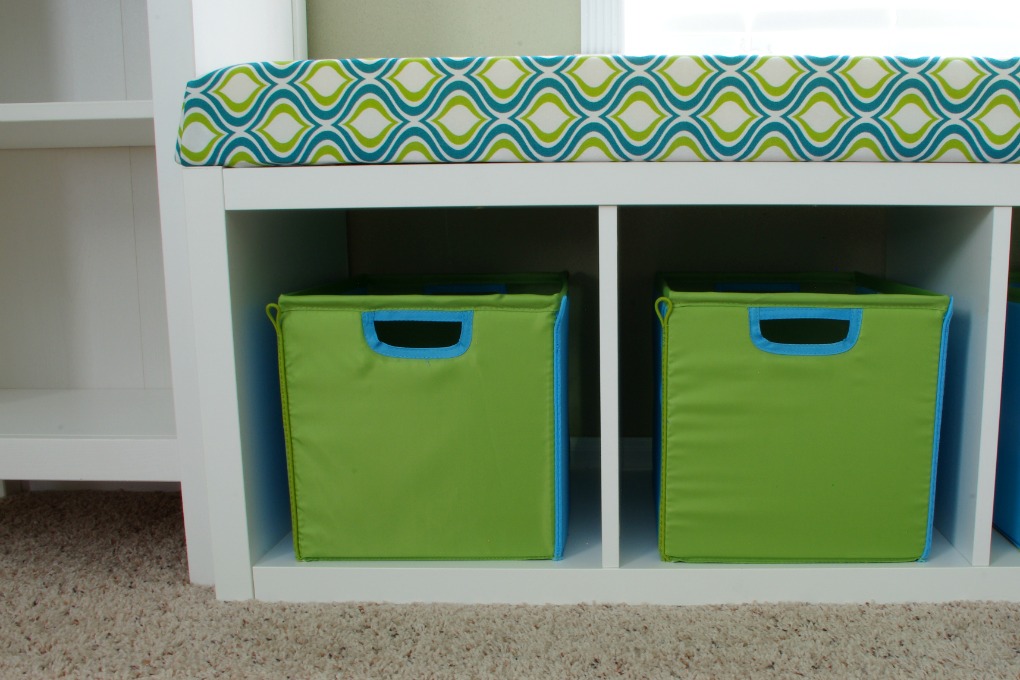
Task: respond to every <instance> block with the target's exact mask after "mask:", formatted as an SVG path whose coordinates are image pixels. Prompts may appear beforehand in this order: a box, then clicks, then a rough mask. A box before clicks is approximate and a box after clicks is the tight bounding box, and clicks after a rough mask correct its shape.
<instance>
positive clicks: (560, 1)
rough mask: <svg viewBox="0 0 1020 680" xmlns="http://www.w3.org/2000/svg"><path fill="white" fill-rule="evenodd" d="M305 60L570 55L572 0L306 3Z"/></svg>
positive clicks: (574, 44) (576, 32)
mask: <svg viewBox="0 0 1020 680" xmlns="http://www.w3.org/2000/svg"><path fill="white" fill-rule="evenodd" d="M307 7H308V10H307V11H308V54H309V56H310V57H312V58H319V59H327V58H345V57H434V56H494V55H511V54H549V55H553V54H575V53H577V52H579V51H580V49H581V3H580V2H579V1H578V0H515V1H514V2H499V1H497V0H419V1H418V2H402V1H400V0H307Z"/></svg>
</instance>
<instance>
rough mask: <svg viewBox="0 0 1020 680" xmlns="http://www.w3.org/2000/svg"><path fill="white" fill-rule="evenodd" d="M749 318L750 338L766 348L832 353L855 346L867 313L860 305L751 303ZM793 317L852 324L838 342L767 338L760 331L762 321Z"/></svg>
mask: <svg viewBox="0 0 1020 680" xmlns="http://www.w3.org/2000/svg"><path fill="white" fill-rule="evenodd" d="M747 312H748V319H749V321H750V325H751V342H753V343H754V346H755V347H757V348H758V349H760V350H762V351H763V352H768V353H769V354H782V355H785V356H830V355H833V354H842V353H844V352H848V351H850V350H851V349H853V346H854V345H856V344H857V339H858V338H859V337H860V335H861V320H862V319H863V317H864V313H863V311H862V310H861V308H859V307H852V308H845V309H843V308H830V307H749V308H748V310H747ZM788 319H789V320H793V319H834V320H837V321H847V322H849V324H850V327H849V329H848V331H847V334H846V337H845V338H844V339H842V340H840V341H839V342H830V343H815V344H803V345H801V344H795V343H789V344H788V343H782V342H773V341H771V340H767V339H766V338H765V336H763V335H762V333H761V322H762V321H775V320H788Z"/></svg>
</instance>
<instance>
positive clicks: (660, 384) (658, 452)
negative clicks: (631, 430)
mask: <svg viewBox="0 0 1020 680" xmlns="http://www.w3.org/2000/svg"><path fill="white" fill-rule="evenodd" d="M656 304H657V306H658V308H659V313H658V314H657V315H656V320H655V329H656V333H655V340H656V342H655V352H654V356H655V384H656V386H657V389H656V390H655V423H654V427H653V429H652V476H653V477H654V478H655V508H656V516H658V514H659V512H660V510H661V508H660V504H661V502H662V501H661V499H662V453H663V451H662V449H663V446H664V445H665V442H664V441H663V439H662V421H663V414H662V408H663V399H662V391H663V389H664V388H665V376H663V374H662V354H663V352H662V343H663V342H664V340H665V334H666V328H665V326H664V324H663V321H661V320H660V319H665V318H666V313H667V311H668V309H669V305H667V304H666V303H665V302H657V303H656Z"/></svg>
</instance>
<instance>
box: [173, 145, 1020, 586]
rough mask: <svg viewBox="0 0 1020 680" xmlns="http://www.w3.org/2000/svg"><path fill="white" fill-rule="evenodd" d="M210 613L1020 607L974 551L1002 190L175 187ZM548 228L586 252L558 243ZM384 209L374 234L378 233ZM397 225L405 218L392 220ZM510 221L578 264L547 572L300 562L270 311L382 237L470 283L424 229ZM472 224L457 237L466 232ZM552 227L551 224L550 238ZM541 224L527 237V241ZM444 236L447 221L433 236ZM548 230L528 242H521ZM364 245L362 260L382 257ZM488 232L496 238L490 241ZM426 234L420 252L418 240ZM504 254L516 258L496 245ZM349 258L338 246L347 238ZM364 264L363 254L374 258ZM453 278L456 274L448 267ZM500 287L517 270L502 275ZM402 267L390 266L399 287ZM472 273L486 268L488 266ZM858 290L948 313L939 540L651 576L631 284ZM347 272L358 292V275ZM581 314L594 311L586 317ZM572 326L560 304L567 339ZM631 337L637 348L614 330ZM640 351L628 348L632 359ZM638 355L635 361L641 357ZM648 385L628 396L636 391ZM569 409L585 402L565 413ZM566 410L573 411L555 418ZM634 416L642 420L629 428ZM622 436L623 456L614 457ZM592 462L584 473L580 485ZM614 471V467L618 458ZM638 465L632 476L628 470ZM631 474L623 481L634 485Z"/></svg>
mask: <svg viewBox="0 0 1020 680" xmlns="http://www.w3.org/2000/svg"><path fill="white" fill-rule="evenodd" d="M184 184H185V194H186V198H187V200H186V204H187V218H188V219H187V223H188V243H189V266H190V271H191V276H192V278H191V281H192V291H193V303H194V314H195V329H196V349H197V358H198V369H199V371H198V373H199V390H200V394H201V403H202V404H203V438H204V442H205V447H206V455H207V456H208V472H209V475H210V488H211V489H214V490H215V494H214V495H213V496H212V497H211V498H210V509H211V520H212V524H213V534H214V536H215V538H216V540H215V541H214V551H215V563H216V590H217V595H218V597H220V598H224V599H243V598H251V597H255V598H259V599H265V600H294V601H300V600H387V601H398V602H400V601H458V602H535V603H545V602H549V603H557V602H560V603H562V602H658V603H691V604H693V603H721V602H744V601H752V600H772V601H781V600H809V601H829V602H845V601H872V602H876V601H944V600H952V599H979V598H980V599H984V598H991V599H1005V600H1020V552H1018V551H1016V550H1015V549H1013V548H1011V547H1009V546H1008V545H1007V544H1006V542H1005V541H1004V540H1003V539H1001V537H999V536H997V535H995V534H993V531H992V525H991V520H992V494H993V488H994V474H995V469H994V467H995V454H996V439H997V432H998V426H997V424H998V416H999V380H1000V372H1001V357H1002V348H1003V328H1004V315H1005V300H1006V280H1007V271H1008V269H1009V250H1010V221H1011V215H1012V211H1013V209H1014V207H1015V206H1018V205H1020V166H1016V165H982V164H948V163H943V164H911V163H562V164H558V163H535V164H520V163H507V164H476V165H468V164H449V165H445V164H444V165H389V166H374V165H365V166H331V167H285V168H221V167H202V168H187V169H185V170H184ZM562 207H571V209H572V210H580V211H581V213H580V214H581V215H582V219H584V220H587V223H588V224H587V227H586V228H585V229H582V230H581V231H580V233H582V234H588V235H589V236H588V237H586V239H585V238H582V239H580V240H578V241H577V242H574V243H567V242H565V237H564V233H565V230H566V227H565V226H563V227H562V228H559V227H558V224H557V221H558V219H559V217H558V215H559V213H556V212H555V210H560V209H562ZM382 209H392V210H382ZM410 209H414V210H410ZM504 209H512V210H519V211H520V215H519V217H521V219H520V220H519V221H520V224H521V225H522V226H521V228H520V229H519V230H516V231H515V229H514V228H513V227H512V226H504V227H500V229H501V232H500V233H499V234H498V236H497V237H496V238H497V239H498V240H497V242H500V243H503V244H510V243H514V241H515V238H516V239H520V238H525V237H526V238H528V239H530V241H531V242H529V243H528V244H527V248H526V250H527V252H530V253H533V257H534V258H535V261H534V263H533V264H534V266H535V267H539V266H546V265H547V263H546V262H545V261H543V260H542V258H543V257H544V255H543V252H545V251H546V250H552V251H556V252H561V253H562V252H570V251H571V248H573V249H578V250H585V249H587V250H590V251H591V252H592V253H593V254H594V257H593V258H592V259H591V260H590V262H589V264H586V265H579V267H582V266H583V267H587V269H584V270H579V271H573V272H572V274H573V275H574V276H573V278H574V279H577V280H580V281H587V282H588V284H589V285H590V289H589V290H588V291H586V292H587V293H589V294H588V295H587V305H583V304H582V305H578V306H577V308H576V309H577V310H578V314H579V315H581V316H582V317H583V316H585V315H587V318H588V319H589V320H592V317H595V318H594V320H593V325H592V327H591V328H592V333H590V334H589V337H586V338H582V339H581V340H580V342H581V353H582V354H584V353H589V354H591V353H597V357H598V359H597V361H596V362H594V370H592V371H590V372H589V375H587V376H581V379H582V381H585V380H586V381H587V383H586V384H587V387H584V388H582V389H581V397H582V399H583V400H585V401H587V402H588V403H589V404H590V403H591V402H592V401H596V402H597V403H598V406H597V411H596V413H597V427H596V432H595V434H597V437H598V438H597V439H594V440H589V439H581V440H575V442H574V450H573V451H572V462H573V464H574V470H573V473H574V477H573V480H572V483H573V486H572V489H571V492H572V502H573V504H574V505H573V507H572V508H571V526H570V531H569V535H568V541H567V547H566V553H565V558H564V559H563V560H562V561H560V562H485V563H475V562H427V563H426V562H315V563H302V562H298V561H297V560H296V559H295V557H294V553H293V548H292V543H291V537H290V533H289V532H290V524H289V515H288V499H287V489H286V472H285V469H284V468H283V465H284V463H283V461H284V455H283V448H282V447H283V443H282V436H281V434H280V425H279V424H278V423H279V399H278V392H277V383H276V380H277V377H276V373H275V367H276V364H275V361H276V349H275V344H274V340H275V336H274V334H273V331H272V328H271V326H270V325H269V324H268V323H267V322H266V319H265V315H264V312H263V308H264V306H265V304H266V303H267V302H269V301H272V300H273V299H275V297H276V296H277V295H278V294H279V293H280V292H282V291H288V290H296V289H299V288H301V287H303V286H306V285H309V284H314V283H318V282H321V281H322V280H323V279H328V278H333V277H336V276H343V275H345V274H347V273H348V272H351V273H360V270H361V269H363V268H365V267H367V266H375V265H378V264H379V263H380V262H384V263H386V262H392V261H391V260H374V261H373V263H371V265H369V264H366V263H365V262H362V261H359V258H362V257H364V250H363V249H361V248H360V246H358V245H357V244H358V243H359V240H358V239H360V238H361V237H362V236H364V235H365V234H366V232H367V233H368V234H369V236H370V235H371V228H369V229H364V228H363V227H364V225H365V224H366V223H371V222H372V221H373V220H374V219H376V217H378V215H379V214H380V213H383V214H384V215H385V217H386V219H387V220H393V221H395V222H399V223H401V225H402V226H401V227H400V229H403V231H401V232H399V233H402V234H408V233H419V234H421V235H420V239H421V240H420V241H416V245H414V246H413V247H414V248H417V253H418V258H419V261H420V263H421V264H422V266H436V264H437V263H440V262H443V261H445V262H448V263H454V264H455V266H458V267H461V266H466V265H467V264H468V263H473V264H474V265H475V266H485V265H484V263H485V262H489V260H486V259H484V258H479V257H475V256H477V255H479V253H478V252H477V251H476V252H474V253H466V254H465V253H459V254H456V253H453V252H452V251H449V250H448V249H446V248H445V246H444V245H443V243H444V242H443V240H442V238H441V230H436V231H432V232H428V231H427V228H426V227H422V229H424V230H426V231H423V232H415V231H414V228H415V227H414V225H415V224H416V223H417V222H418V220H419V219H420V218H421V217H422V216H423V215H429V214H432V213H429V211H436V210H438V211H441V217H440V219H439V220H438V221H439V222H440V223H444V222H446V221H449V222H451V223H452V222H454V221H456V220H467V221H471V220H474V221H475V222H476V223H477V224H478V225H479V226H478V229H483V228H484V225H485V224H486V216H487V215H488V214H490V211H493V210H504ZM468 211H470V215H467V216H465V213H466V212H468ZM549 211H552V215H551V218H550V213H549ZM543 215H545V217H544V218H543ZM446 218H449V220H447V219H446ZM543 219H545V220H546V222H547V224H546V226H545V227H544V228H543V229H540V230H538V231H535V230H533V229H530V228H527V227H526V226H525V225H527V224H529V223H531V222H534V221H541V220H543ZM388 229H389V228H388V227H387V228H384V229H382V230H381V231H379V233H378V234H377V238H379V239H381V240H384V241H385V240H387V239H391V240H395V239H394V234H396V233H398V232H395V231H390V230H388ZM494 229H495V228H494ZM430 234H431V236H430ZM515 234H517V235H516V236H515ZM355 237H357V238H355ZM385 248H386V247H385V246H384V248H383V249H384V250H385ZM458 257H459V258H461V259H457V258H458ZM514 264H515V265H519V264H521V263H517V262H515V263H514ZM405 265H406V263H405ZM490 266H491V265H490ZM738 268H741V269H744V270H760V271H782V270H805V271H806V270H819V269H826V268H829V269H833V268H835V269H846V268H857V269H861V270H864V271H866V272H867V273H870V274H874V275H880V276H884V277H887V278H891V279H895V280H901V281H905V282H909V283H911V284H913V285H917V286H921V287H924V288H927V289H930V290H934V291H940V292H948V293H951V294H952V295H953V296H954V305H955V316H954V321H953V324H952V327H951V333H950V340H949V359H948V369H947V377H946V395H945V410H944V417H943V422H944V430H943V436H942V445H941V450H940V466H939V470H938V476H939V479H938V489H937V492H936V498H937V510H936V520H935V526H936V535H935V537H934V544H933V548H932V551H931V557H930V559H929V560H928V561H927V562H924V563H907V564H885V565H881V564H864V565H852V566H851V565H838V564H837V565H754V566H750V565H747V566H745V565H711V564H698V565H694V564H690V565H677V564H667V563H663V562H661V561H660V560H659V557H658V553H657V550H656V546H657V543H656V534H655V532H656V522H655V519H654V510H653V506H652V500H651V495H652V494H653V491H652V487H651V473H650V471H649V470H648V469H647V466H646V465H644V464H643V463H644V462H645V461H647V460H648V455H647V454H648V453H649V451H648V444H647V442H646V441H644V440H634V439H632V438H631V437H632V436H634V435H633V431H634V428H633V427H632V426H631V425H630V424H628V423H629V420H630V419H631V417H632V416H633V415H634V410H635V409H634V407H633V404H638V405H639V407H638V409H637V410H638V411H641V410H643V408H644V407H641V406H640V404H641V403H642V400H644V401H645V403H646V404H647V408H649V409H650V408H651V400H652V397H651V395H650V394H646V391H647V390H651V386H652V378H651V373H652V367H651V364H650V363H648V364H647V365H646V364H645V363H643V362H644V361H645V359H644V358H643V357H641V355H640V352H643V351H645V350H647V353H646V356H647V358H648V361H649V362H650V361H651V358H650V357H651V351H650V349H651V348H650V338H651V333H652V330H653V322H654V317H653V315H652V307H651V305H652V300H653V299H654V296H653V295H652V289H651V285H652V281H653V276H654V273H655V272H656V271H665V270H673V271H678V270H684V269H688V270H696V269H700V270H702V271H704V270H716V271H719V270H727V269H730V270H733V269H738ZM356 270H357V271H356ZM595 298H597V304H596V303H595V302H594V299H595ZM573 311H574V307H573V304H572V315H573ZM635 329H640V330H635ZM642 333H644V334H645V335H642ZM646 341H648V342H646ZM644 373H647V374H648V377H647V380H646V382H645V383H642V382H641V381H642V380H644V379H643V378H636V377H635V375H637V374H644ZM585 390H590V392H591V394H585V393H584V392H585ZM576 396H577V394H576V393H574V392H572V393H571V399H574V398H575V397H576ZM650 417H651V416H650V413H649V415H648V418H649V420H650ZM621 435H624V436H621ZM592 447H595V448H594V450H596V451H597V455H595V456H594V457H593V459H592V460H591V461H590V463H591V464H590V465H589V464H586V457H585V454H586V452H589V451H590V450H591V449H592ZM632 449H633V451H632ZM635 452H636V455H634V456H632V455H631V454H632V453H635ZM635 460H636V464H632V463H633V461H635Z"/></svg>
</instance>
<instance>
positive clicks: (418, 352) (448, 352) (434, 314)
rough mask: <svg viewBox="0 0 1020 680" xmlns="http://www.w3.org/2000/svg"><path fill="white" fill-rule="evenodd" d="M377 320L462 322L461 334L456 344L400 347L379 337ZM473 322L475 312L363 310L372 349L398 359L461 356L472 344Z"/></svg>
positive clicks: (365, 330)
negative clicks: (376, 325)
mask: <svg viewBox="0 0 1020 680" xmlns="http://www.w3.org/2000/svg"><path fill="white" fill-rule="evenodd" d="M377 321H382V322H390V321H399V322H411V323H457V324H460V337H459V338H458V340H457V342H456V343H454V344H452V345H449V346H444V347H400V346H397V345H391V344H389V343H386V342H384V341H383V340H381V339H380V338H379V334H378V331H377V330H376V327H375V323H376V322H377ZM473 322H474V312H472V311H436V310H423V309H384V310H377V311H371V312H362V313H361V327H362V330H363V332H364V334H365V342H367V343H368V346H369V348H370V349H371V350H372V351H373V352H375V353H376V354H381V355H382V356H386V357H394V358H397V359H452V358H454V357H459V356H461V355H462V354H464V353H465V352H467V350H468V347H470V346H471V337H472V333H473V325H474V324H473Z"/></svg>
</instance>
